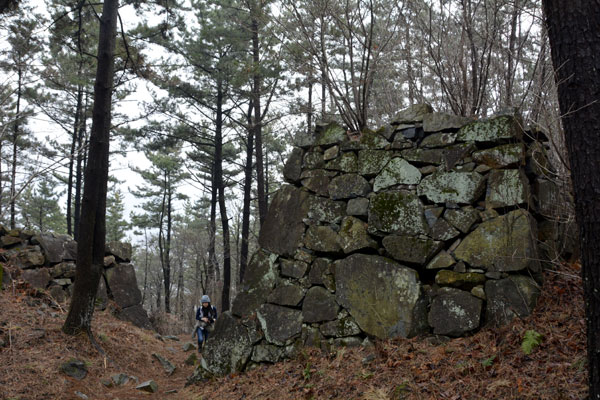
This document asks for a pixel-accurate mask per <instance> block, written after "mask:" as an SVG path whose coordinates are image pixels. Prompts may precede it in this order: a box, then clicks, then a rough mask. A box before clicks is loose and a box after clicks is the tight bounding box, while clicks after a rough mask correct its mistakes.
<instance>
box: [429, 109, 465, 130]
mask: <svg viewBox="0 0 600 400" xmlns="http://www.w3.org/2000/svg"><path fill="white" fill-rule="evenodd" d="M469 121H470V119H469V118H467V117H462V116H460V115H454V114H448V113H441V112H440V113H432V114H428V115H425V117H424V118H423V130H424V131H425V132H439V131H445V130H453V129H458V128H460V127H462V126H463V125H465V124H467V123H468V122H469Z"/></svg>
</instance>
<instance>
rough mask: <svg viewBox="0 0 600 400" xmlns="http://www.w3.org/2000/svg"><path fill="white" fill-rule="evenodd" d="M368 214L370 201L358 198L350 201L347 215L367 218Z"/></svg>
mask: <svg viewBox="0 0 600 400" xmlns="http://www.w3.org/2000/svg"><path fill="white" fill-rule="evenodd" d="M368 213H369V199H367V198H364V197H358V198H356V199H350V200H348V205H347V206H346V214H347V215H356V216H367V215H368Z"/></svg>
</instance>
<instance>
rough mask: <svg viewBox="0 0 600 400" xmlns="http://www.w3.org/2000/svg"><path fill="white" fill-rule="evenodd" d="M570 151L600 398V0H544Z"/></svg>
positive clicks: (592, 379)
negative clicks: (599, 2)
mask: <svg viewBox="0 0 600 400" xmlns="http://www.w3.org/2000/svg"><path fill="white" fill-rule="evenodd" d="M542 4H543V6H544V11H545V13H546V23H547V26H548V37H549V38H550V46H551V50H552V61H553V64H554V69H555V72H556V81H557V82H558V100H559V104H560V110H561V113H562V121H563V126H564V130H565V140H566V143H567V148H568V150H569V159H570V164H571V176H572V179H573V189H574V192H575V193H574V194H575V211H576V216H577V222H578V225H579V237H580V246H581V258H582V269H581V274H582V278H583V290H584V298H585V311H586V321H587V350H588V374H589V394H588V395H589V399H594V400H596V399H600V296H598V290H600V242H599V239H600V196H598V193H600V172H599V171H598V165H600V102H599V101H598V99H600V68H599V67H598V66H599V65H600V4H598V1H584V0H571V1H568V2H566V1H562V0H543V2H542Z"/></svg>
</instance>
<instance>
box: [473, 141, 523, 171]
mask: <svg viewBox="0 0 600 400" xmlns="http://www.w3.org/2000/svg"><path fill="white" fill-rule="evenodd" d="M473 160H475V162H477V163H479V164H485V165H487V166H489V167H491V168H495V169H500V168H507V167H516V166H518V165H521V164H523V163H524V162H525V149H524V146H523V144H521V143H512V144H505V145H502V146H497V147H494V148H492V149H486V150H481V151H476V152H474V153H473Z"/></svg>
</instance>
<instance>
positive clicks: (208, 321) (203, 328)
mask: <svg viewBox="0 0 600 400" xmlns="http://www.w3.org/2000/svg"><path fill="white" fill-rule="evenodd" d="M200 302H201V303H202V305H201V306H200V307H198V310H197V311H196V320H197V322H196V327H195V329H194V335H198V352H199V353H201V352H202V346H203V345H204V342H206V339H207V338H208V332H209V331H212V327H213V324H214V322H215V321H216V320H217V308H216V307H215V306H211V305H210V297H208V295H206V294H205V295H203V296H202V299H201V300H200ZM192 337H193V336H192Z"/></svg>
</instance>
